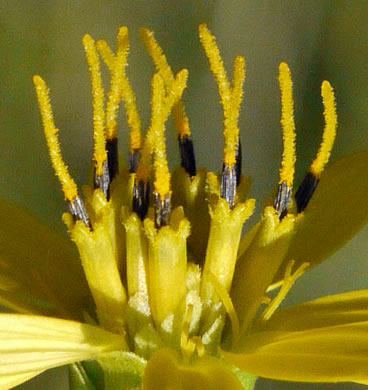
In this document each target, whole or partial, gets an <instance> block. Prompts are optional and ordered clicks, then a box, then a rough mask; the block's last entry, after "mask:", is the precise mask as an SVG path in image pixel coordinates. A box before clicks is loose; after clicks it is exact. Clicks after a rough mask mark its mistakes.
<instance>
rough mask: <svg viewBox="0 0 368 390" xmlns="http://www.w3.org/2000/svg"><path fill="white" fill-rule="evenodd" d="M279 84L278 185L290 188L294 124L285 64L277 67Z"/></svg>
mask: <svg viewBox="0 0 368 390" xmlns="http://www.w3.org/2000/svg"><path fill="white" fill-rule="evenodd" d="M279 84H280V91H281V128H282V139H283V146H284V150H283V154H282V161H281V168H280V180H279V184H281V183H283V182H285V183H286V186H287V187H289V188H291V187H292V186H293V180H294V169H295V123H294V103H293V90H292V81H291V75H290V69H289V67H288V65H287V64H286V63H285V62H281V64H280V66H279Z"/></svg>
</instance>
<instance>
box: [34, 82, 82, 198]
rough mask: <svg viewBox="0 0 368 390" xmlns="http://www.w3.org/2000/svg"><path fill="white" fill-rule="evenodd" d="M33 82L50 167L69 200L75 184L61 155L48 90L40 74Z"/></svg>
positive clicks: (76, 193) (74, 194)
mask: <svg viewBox="0 0 368 390" xmlns="http://www.w3.org/2000/svg"><path fill="white" fill-rule="evenodd" d="M33 83H34V86H35V88H36V93H37V99H38V105H39V107H40V112H41V118H42V124H43V129H44V133H45V137H46V141H47V147H48V149H49V154H50V158H51V163H52V167H53V168H54V171H55V174H56V176H57V177H58V179H59V181H60V184H61V188H62V191H63V194H64V197H65V199H66V200H68V201H69V202H71V201H72V200H73V199H74V198H76V197H77V195H78V192H77V186H76V184H75V182H74V180H73V179H72V178H71V176H70V174H69V172H68V167H67V166H66V164H65V163H64V161H63V158H62V156H61V151H60V145H59V140H58V137H57V132H58V129H57V128H56V126H55V123H54V117H53V114H52V109H51V104H50V98H49V91H48V88H47V86H46V84H45V82H44V81H43V80H42V78H41V77H40V76H37V75H36V76H34V77H33Z"/></svg>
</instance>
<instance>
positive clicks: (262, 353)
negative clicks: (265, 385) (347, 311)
mask: <svg viewBox="0 0 368 390" xmlns="http://www.w3.org/2000/svg"><path fill="white" fill-rule="evenodd" d="M367 349H368V321H365V322H356V323H350V324H344V325H339V326H327V327H324V328H316V329H310V330H305V331H299V332H282V331H279V332H278V331H274V332H273V331H269V332H268V331H265V332H259V333H255V334H253V335H251V336H249V338H248V339H247V344H246V345H245V347H244V348H243V353H230V352H224V353H223V354H224V357H225V359H226V360H228V361H230V362H231V363H232V364H234V365H235V366H237V367H239V368H240V369H242V370H244V371H246V372H249V373H252V374H254V375H257V376H261V377H266V378H272V379H280V380H288V381H300V382H360V383H364V382H367V381H368V370H367V364H368V354H367Z"/></svg>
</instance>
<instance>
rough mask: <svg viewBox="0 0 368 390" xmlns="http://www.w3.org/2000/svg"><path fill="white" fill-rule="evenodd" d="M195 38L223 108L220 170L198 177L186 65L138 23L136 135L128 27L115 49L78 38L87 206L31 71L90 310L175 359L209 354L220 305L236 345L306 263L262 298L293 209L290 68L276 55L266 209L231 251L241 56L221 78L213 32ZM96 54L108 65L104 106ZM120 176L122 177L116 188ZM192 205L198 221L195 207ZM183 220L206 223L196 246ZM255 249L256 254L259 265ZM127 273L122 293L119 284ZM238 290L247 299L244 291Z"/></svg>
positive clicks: (308, 185) (237, 227)
mask: <svg viewBox="0 0 368 390" xmlns="http://www.w3.org/2000/svg"><path fill="white" fill-rule="evenodd" d="M199 36H200V40H201V42H202V45H203V48H204V50H205V53H206V56H207V58H208V61H209V64H210V69H211V71H212V73H213V75H214V77H215V79H216V82H217V85H218V92H219V95H220V101H221V104H222V107H223V115H224V131H223V134H224V154H223V167H224V168H223V172H222V174H221V180H219V178H218V177H217V176H216V175H215V174H213V173H208V174H207V175H206V172H205V171H203V170H202V171H200V172H198V173H196V171H195V169H187V168H186V167H188V164H187V163H188V161H183V159H184V160H185V159H190V158H193V159H194V154H193V149H191V150H190V151H189V153H188V150H187V149H186V148H188V147H189V148H192V143H191V142H192V141H191V140H190V135H191V134H190V128H189V121H188V117H187V115H186V111H185V106H184V103H183V102H182V93H183V90H184V88H185V87H186V82H187V77H188V72H187V70H185V69H184V70H182V71H180V72H178V73H177V74H176V75H174V73H173V72H172V70H171V68H170V66H169V64H168V63H167V60H166V57H165V55H164V54H163V51H162V49H161V47H160V46H159V45H158V43H157V42H156V40H155V38H154V36H153V33H152V32H151V31H149V30H147V29H141V37H142V40H143V42H144V44H145V46H146V49H147V51H148V53H149V54H150V56H151V57H152V59H153V62H154V64H155V67H156V71H157V73H156V74H155V75H154V76H153V78H152V83H151V89H152V96H151V110H152V111H151V120H150V124H149V127H148V130H147V132H146V135H145V138H143V137H142V135H141V121H140V117H139V113H138V109H137V105H136V97H135V94H134V92H133V89H132V87H131V85H130V82H129V79H128V77H127V75H126V69H125V67H126V63H127V55H128V51H129V42H128V31H127V28H126V27H121V28H120V29H119V32H118V37H117V49H116V53H114V52H113V51H112V50H111V49H110V47H109V46H108V44H107V43H106V42H105V41H103V40H100V41H97V42H95V41H94V40H93V39H92V38H91V37H90V36H89V35H85V36H84V37H83V45H84V48H85V52H86V58H87V63H88V67H89V70H90V75H91V84H92V107H93V135H94V153H93V161H94V168H95V182H94V187H95V189H94V190H92V189H87V190H86V191H85V192H86V199H87V201H86V209H85V207H84V204H83V202H82V200H81V198H80V196H79V195H78V192H77V186H76V184H75V183H74V181H73V179H72V178H71V177H70V175H69V173H68V169H67V167H66V165H65V164H64V162H63V160H62V157H61V152H60V147H59V143H58V139H57V129H56V127H55V124H54V120H53V115H52V111H51V106H50V101H49V96H48V89H47V87H46V84H45V82H44V81H43V80H42V79H41V78H40V77H39V76H34V84H35V87H36V92H37V98H38V102H39V106H40V111H41V117H42V122H43V126H44V132H45V136H46V139H47V143H48V147H49V152H50V157H51V161H52V165H53V168H54V170H55V173H56V175H57V177H58V179H59V181H60V183H61V186H62V191H63V193H64V196H65V199H66V200H67V202H68V204H69V206H70V210H71V214H72V217H73V218H72V217H71V216H70V215H66V216H64V221H65V222H66V224H67V225H68V228H69V230H70V233H71V236H72V239H73V241H75V242H76V244H77V246H78V249H79V252H80V256H81V261H82V265H83V268H84V271H85V274H86V278H87V281H88V284H89V287H90V290H91V294H92V296H93V298H94V301H95V304H96V313H97V315H96V317H97V320H98V321H99V322H100V323H101V324H102V325H103V326H104V327H106V328H108V329H110V330H112V331H115V332H119V333H122V334H125V333H126V332H129V333H130V336H131V338H132V340H131V344H132V345H134V347H133V348H134V350H135V351H136V352H137V353H139V354H141V355H142V356H144V357H146V356H149V355H150V354H151V353H152V350H155V349H157V348H158V347H159V346H160V345H161V344H168V345H170V346H172V345H174V346H175V348H179V349H181V350H182V353H183V356H184V358H185V359H190V358H191V357H192V355H193V354H194V352H195V351H196V353H197V355H198V356H202V355H203V354H204V353H205V352H206V351H207V352H208V351H209V353H217V351H216V345H218V344H216V340H219V339H220V338H221V332H222V329H223V327H224V325H225V314H226V313H227V314H228V315H229V318H230V321H231V326H232V333H233V339H232V342H233V343H234V344H237V343H238V341H239V337H240V334H243V333H244V332H245V331H246V330H247V329H248V328H249V327H250V326H251V323H252V321H253V320H254V318H255V316H256V313H257V310H258V308H259V306H260V305H261V304H263V303H267V304H268V306H267V308H266V309H265V310H264V312H263V314H262V315H261V317H260V319H259V321H267V320H268V319H269V317H270V316H271V315H272V313H273V312H274V310H275V308H276V307H277V306H278V305H279V303H280V301H281V300H282V298H283V297H284V295H285V294H286V292H287V291H288V289H289V288H290V287H291V285H292V283H293V282H294V281H295V279H296V278H297V277H298V276H299V275H300V274H301V273H302V272H303V271H304V269H305V266H306V265H302V266H301V267H300V268H298V269H297V270H296V272H294V273H293V274H292V272H291V267H292V262H291V263H290V264H289V266H288V267H287V269H286V273H285V278H284V285H283V287H282V288H281V289H280V291H279V294H278V295H277V296H276V297H275V298H274V299H273V300H272V301H270V300H269V299H267V298H265V294H266V289H267V287H268V285H269V284H270V283H271V282H272V281H273V278H274V276H275V275H276V272H277V270H278V267H279V266H280V264H281V263H282V260H283V256H284V255H285V251H286V249H287V245H288V243H289V241H290V237H291V234H292V229H293V224H294V222H295V216H294V215H293V214H291V213H290V214H289V215H288V205H289V200H290V196H291V192H292V186H293V178H294V165H295V158H296V157H295V124H294V117H293V115H294V114H293V98H292V81H291V76H290V70H289V68H288V66H287V64H286V63H281V64H280V68H279V84H280V90H281V127H282V134H283V154H282V161H281V168H280V177H279V188H278V193H277V196H276V199H275V202H274V205H273V207H271V206H270V207H266V209H265V210H264V212H263V216H262V221H261V223H260V224H259V225H258V226H257V227H256V229H255V230H254V233H253V232H252V233H251V234H252V236H251V239H250V240H249V241H247V240H248V238H247V239H246V242H245V243H244V242H243V243H242V244H240V246H241V249H240V250H239V243H240V240H241V232H242V227H243V223H244V222H245V221H246V220H247V218H248V217H249V216H250V215H251V214H252V212H253V210H254V208H255V200H254V199H248V200H246V201H244V200H243V198H244V197H245V187H246V186H245V180H244V179H243V178H241V177H240V176H241V175H240V166H241V159H240V147H241V145H240V137H239V127H238V118H239V112H240V106H241V102H242V97H243V84H244V80H245V60H244V58H243V57H241V56H237V57H236V58H235V60H234V64H233V75H232V80H231V83H230V82H229V80H228V78H227V75H226V72H225V69H224V64H223V62H222V59H221V56H220V52H219V49H218V47H217V44H216V40H215V38H214V36H213V35H212V34H211V33H210V31H209V30H208V28H207V26H206V25H204V24H202V25H200V26H199ZM100 57H101V58H102V60H103V61H104V63H105V64H106V66H107V67H108V69H109V70H110V73H111V80H110V91H109V92H108V94H107V102H106V105H105V97H104V89H103V82H102V76H101V70H100ZM322 98H323V103H324V116H325V122H326V125H325V129H324V133H323V140H322V143H321V147H320V149H319V151H318V153H317V157H316V159H315V160H314V161H313V163H312V165H311V167H310V169H309V172H308V174H307V176H306V179H305V180H304V182H303V183H302V185H301V187H300V188H299V190H298V191H297V194H296V203H297V209H298V212H299V213H300V212H301V211H303V210H304V208H305V207H306V205H307V204H308V202H309V199H310V197H311V195H312V193H313V191H314V188H315V186H316V185H317V183H318V180H319V177H320V174H321V172H322V171H323V169H324V166H325V164H326V163H327V161H328V158H329V155H330V152H331V149H332V145H333V141H334V138H335V130H336V125H337V119H336V111H335V103H334V95H333V91H332V88H331V86H330V84H329V83H328V82H327V81H324V82H323V84H322ZM121 101H122V102H123V103H124V105H125V111H126V116H127V123H128V126H129V128H130V146H129V152H130V164H129V172H127V170H126V169H125V170H124V168H123V166H122V165H121V166H120V167H121V168H122V169H121V170H122V171H123V172H120V174H119V175H117V172H118V165H117V166H116V167H114V166H113V165H114V164H117V163H116V161H117V150H115V149H116V147H117V146H116V145H117V115H118V109H119V105H120V102H121ZM171 113H172V114H173V116H174V119H175V126H176V129H177V134H178V139H179V145H180V147H181V148H182V150H181V152H182V151H184V153H183V154H182V166H183V167H184V170H181V171H178V172H177V171H176V172H175V173H174V175H176V176H174V178H172V177H171V174H170V171H169V168H168V162H167V156H166V145H165V123H166V121H167V119H168V117H169V116H170V114H171ZM112 145H115V146H114V147H112ZM188 145H189V146H188ZM114 148H115V149H114ZM185 153H187V154H185ZM183 156H184V157H183ZM188 156H189V157H188ZM191 156H192V157H191ZM186 164H187V165H186ZM189 166H192V167H193V166H195V161H189ZM152 170H153V172H154V175H152V174H151V172H152ZM205 175H206V176H205ZM152 176H153V178H152ZM188 177H189V179H188ZM113 180H114V181H113ZM175 180H177V183H185V184H183V186H187V187H188V188H181V187H179V188H175V191H181V192H180V196H178V197H177V198H175V200H173V204H174V203H175V202H177V203H178V204H175V206H178V207H176V208H175V209H173V210H172V212H171V202H172V199H171V195H172V190H171V182H172V181H175ZM220 182H221V184H220ZM150 183H153V191H152V193H153V196H154V199H155V202H154V205H153V206H154V212H155V218H152V215H153V212H152V210H148V213H147V210H146V208H147V209H148V205H149V198H150V196H149V194H148V195H147V191H149V185H150ZM122 184H123V185H124V186H125V187H124V190H122V191H121V188H122V187H121V185H122ZM110 186H111V187H112V195H111V197H110ZM119 186H120V187H119ZM119 191H120V192H119ZM146 196H147V199H146ZM151 198H152V196H151ZM177 199H179V200H180V201H179V202H178V201H177ZM145 202H146V203H147V204H145ZM180 202H181V203H180ZM151 203H152V202H151ZM203 204H205V206H203ZM137 205H138V206H137ZM142 205H143V206H142ZM201 207H202V209H203V210H205V213H206V215H207V217H208V218H207V219H206V218H204V219H203V218H202V217H201V215H202V214H201V212H202V211H203V210H202V209H201ZM201 210H202V211H201ZM186 213H187V214H186ZM197 213H198V215H197ZM88 214H90V219H89V217H88ZM123 225H124V228H123ZM191 225H192V227H191ZM191 228H192V231H195V232H197V231H201V230H203V231H204V232H206V234H207V232H208V237H207V236H206V237H205V239H206V248H205V249H204V250H202V249H201V248H199V249H198V248H196V249H193V248H191V247H190V244H189V242H188V241H187V240H188V236H189V235H190V230H191ZM194 240H195V238H194ZM265 242H267V245H268V244H269V245H268V246H267V245H265ZM265 247H267V248H269V247H271V249H272V250H269V249H267V250H266V249H265ZM270 257H272V258H273V264H270V262H269V260H270V259H269V258H270ZM188 258H189V259H191V260H192V261H188ZM249 259H250V260H252V261H249ZM254 259H260V260H259V262H258V263H257V262H256V261H253V260H254ZM264 263H265V264H266V263H267V266H268V267H269V269H268V271H267V272H268V274H267V272H266V276H264V277H263V276H262V278H258V279H256V278H254V279H253V280H251V281H250V282H249V284H248V285H247V286H245V287H244V286H243V284H242V283H239V281H233V276H234V272H235V268H236V267H238V270H239V272H238V273H239V274H240V275H241V274H242V272H243V271H244V270H245V271H246V272H248V273H249V274H251V275H257V272H259V269H258V267H259V264H264ZM245 271H244V272H245ZM262 272H263V270H262ZM125 277H126V279H127V290H128V293H127V292H126V289H125V287H124V285H123V283H122V280H124V278H125ZM233 282H234V283H233ZM244 291H246V293H247V294H248V296H247V297H246V298H247V299H248V300H247V299H243V296H242V294H243V292H244ZM250 301H252V302H250ZM239 302H240V303H239ZM247 305H248V306H247ZM245 306H247V307H245ZM126 313H127V314H126ZM89 320H91V321H93V320H95V318H93V319H92V318H89ZM152 340H155V341H154V342H152Z"/></svg>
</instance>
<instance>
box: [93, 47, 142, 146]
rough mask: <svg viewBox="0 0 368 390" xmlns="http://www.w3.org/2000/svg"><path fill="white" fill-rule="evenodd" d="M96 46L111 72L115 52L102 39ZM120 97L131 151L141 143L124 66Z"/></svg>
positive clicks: (139, 129) (132, 94)
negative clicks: (126, 122)
mask: <svg viewBox="0 0 368 390" xmlns="http://www.w3.org/2000/svg"><path fill="white" fill-rule="evenodd" d="M96 46H97V49H98V51H99V53H100V55H101V57H102V59H103V61H104V63H105V64H106V66H107V67H108V68H109V70H110V72H113V70H114V65H115V60H116V58H115V54H114V53H113V51H112V50H111V49H110V47H109V45H108V44H107V42H106V41H104V40H99V41H97V43H96ZM118 46H119V40H118ZM121 99H122V100H123V102H124V106H125V112H126V115H127V121H128V126H129V128H130V133H129V138H130V141H129V151H130V152H131V153H132V152H133V151H134V150H137V149H140V148H141V145H142V132H141V119H140V116H139V112H138V108H137V103H136V97H135V94H134V91H133V89H132V87H131V85H130V82H129V79H128V77H127V76H126V74H125V67H124V73H123V76H122V79H121Z"/></svg>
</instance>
